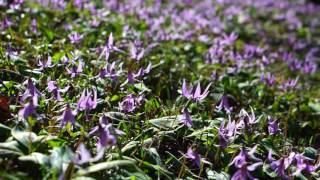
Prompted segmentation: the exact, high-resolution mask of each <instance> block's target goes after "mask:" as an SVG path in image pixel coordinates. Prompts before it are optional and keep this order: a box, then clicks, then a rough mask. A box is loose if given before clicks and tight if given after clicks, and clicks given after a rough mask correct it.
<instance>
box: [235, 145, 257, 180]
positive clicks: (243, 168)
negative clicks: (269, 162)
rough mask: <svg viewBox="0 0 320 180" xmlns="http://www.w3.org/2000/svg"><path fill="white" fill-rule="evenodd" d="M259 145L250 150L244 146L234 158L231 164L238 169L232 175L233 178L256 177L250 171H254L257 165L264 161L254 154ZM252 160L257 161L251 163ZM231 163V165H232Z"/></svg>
mask: <svg viewBox="0 0 320 180" xmlns="http://www.w3.org/2000/svg"><path fill="white" fill-rule="evenodd" d="M256 148H257V146H255V147H253V148H252V149H251V150H250V151H249V152H247V150H246V149H245V148H242V149H241V151H240V153H239V154H238V155H237V156H236V157H235V158H234V159H233V160H232V162H231V163H230V165H232V164H234V166H235V167H236V168H237V169H238V170H237V171H236V172H235V173H234V174H233V176H232V178H231V179H232V180H244V179H255V178H254V177H253V176H252V175H251V174H250V173H249V172H250V171H254V170H255V169H256V168H257V167H259V166H261V165H262V164H263V163H262V161H261V159H258V158H256V157H255V156H254V152H255V151H256ZM250 160H251V161H252V160H253V161H255V162H254V163H250ZM230 165H229V166H230Z"/></svg>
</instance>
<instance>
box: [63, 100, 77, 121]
mask: <svg viewBox="0 0 320 180" xmlns="http://www.w3.org/2000/svg"><path fill="white" fill-rule="evenodd" d="M75 115H76V113H75V112H74V111H72V109H71V108H70V105H69V104H67V105H66V108H65V110H64V112H63V114H62V118H61V119H62V120H61V126H65V125H67V124H68V122H70V123H71V124H72V125H75V123H76V121H75Z"/></svg>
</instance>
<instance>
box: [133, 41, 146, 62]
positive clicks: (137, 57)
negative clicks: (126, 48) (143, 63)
mask: <svg viewBox="0 0 320 180" xmlns="http://www.w3.org/2000/svg"><path fill="white" fill-rule="evenodd" d="M130 55H131V58H132V59H134V60H136V61H140V60H141V59H142V57H143V55H144V49H142V50H141V51H140V52H139V53H138V50H137V47H136V46H135V45H134V44H133V43H131V44H130Z"/></svg>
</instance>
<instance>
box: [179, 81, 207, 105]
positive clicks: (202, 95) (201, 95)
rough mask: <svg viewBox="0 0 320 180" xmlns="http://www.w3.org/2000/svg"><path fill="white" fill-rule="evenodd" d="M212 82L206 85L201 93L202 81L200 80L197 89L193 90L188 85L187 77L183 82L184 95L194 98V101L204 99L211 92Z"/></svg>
mask: <svg viewBox="0 0 320 180" xmlns="http://www.w3.org/2000/svg"><path fill="white" fill-rule="evenodd" d="M210 86H211V83H210V84H209V85H208V86H207V87H206V89H205V90H204V91H203V92H202V93H201V87H200V82H198V84H197V87H196V89H195V90H194V91H193V88H192V87H188V85H187V83H186V81H185V79H183V83H182V95H183V96H184V97H186V98H188V99H192V100H194V101H198V102H200V101H202V100H203V99H204V98H206V97H207V96H208V94H209V88H210Z"/></svg>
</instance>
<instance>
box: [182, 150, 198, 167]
mask: <svg viewBox="0 0 320 180" xmlns="http://www.w3.org/2000/svg"><path fill="white" fill-rule="evenodd" d="M185 157H186V158H187V159H190V160H191V161H192V162H193V163H194V164H195V165H196V166H197V167H198V168H200V162H201V158H200V155H199V154H198V153H197V152H195V151H193V150H192V148H191V147H190V148H189V149H188V151H187V153H186V154H185Z"/></svg>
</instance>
